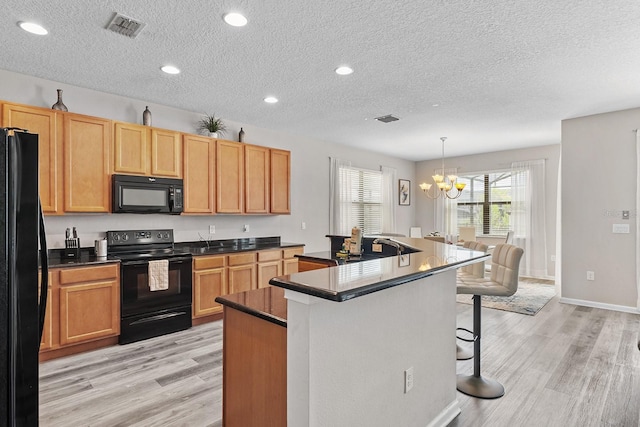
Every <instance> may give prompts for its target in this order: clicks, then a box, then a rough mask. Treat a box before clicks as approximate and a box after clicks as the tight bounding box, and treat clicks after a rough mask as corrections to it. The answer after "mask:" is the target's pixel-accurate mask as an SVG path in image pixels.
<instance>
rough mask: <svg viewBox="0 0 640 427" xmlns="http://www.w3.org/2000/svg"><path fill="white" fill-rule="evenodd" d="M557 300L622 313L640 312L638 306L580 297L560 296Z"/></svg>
mask: <svg viewBox="0 0 640 427" xmlns="http://www.w3.org/2000/svg"><path fill="white" fill-rule="evenodd" d="M559 301H560V302H561V303H563V304H573V305H581V306H584V307H593V308H601V309H603V310H612V311H621V312H623V313H633V314H638V313H640V310H639V309H638V308H636V307H629V306H626V305H615V304H605V303H602V302H594V301H585V300H581V299H573V298H564V297H562V298H560V300H559Z"/></svg>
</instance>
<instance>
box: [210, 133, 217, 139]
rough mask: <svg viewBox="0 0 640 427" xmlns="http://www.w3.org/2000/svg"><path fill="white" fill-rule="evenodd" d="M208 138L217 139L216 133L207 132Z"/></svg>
mask: <svg viewBox="0 0 640 427" xmlns="http://www.w3.org/2000/svg"><path fill="white" fill-rule="evenodd" d="M209 136H210V137H211V138H217V137H218V132H209Z"/></svg>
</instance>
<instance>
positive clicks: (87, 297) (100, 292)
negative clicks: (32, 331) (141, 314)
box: [40, 264, 120, 357]
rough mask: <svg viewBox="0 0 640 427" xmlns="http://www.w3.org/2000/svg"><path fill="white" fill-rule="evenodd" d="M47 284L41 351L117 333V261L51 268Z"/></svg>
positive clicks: (88, 341)
mask: <svg viewBox="0 0 640 427" xmlns="http://www.w3.org/2000/svg"><path fill="white" fill-rule="evenodd" d="M49 283H50V288H49V294H48V300H47V310H46V312H45V326H44V333H43V339H42V342H43V344H42V346H41V348H40V351H41V353H42V352H44V353H46V352H49V351H51V352H53V351H55V350H65V349H67V348H71V347H73V346H76V345H78V344H85V343H90V342H92V341H97V340H100V339H102V338H108V337H117V336H118V335H119V334H120V269H119V265H118V264H108V265H102V266H96V267H93V266H91V267H75V268H73V267H72V268H55V269H52V270H51V271H50V273H49ZM85 349H86V348H85ZM73 352H74V351H67V352H63V353H61V354H60V355H65V354H71V353H73ZM53 357H55V356H53Z"/></svg>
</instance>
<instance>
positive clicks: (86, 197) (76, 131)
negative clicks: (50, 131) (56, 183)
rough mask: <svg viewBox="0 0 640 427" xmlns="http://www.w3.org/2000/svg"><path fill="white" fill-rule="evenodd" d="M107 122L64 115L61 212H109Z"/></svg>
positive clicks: (109, 163)
mask: <svg viewBox="0 0 640 427" xmlns="http://www.w3.org/2000/svg"><path fill="white" fill-rule="evenodd" d="M111 127H112V123H111V121H110V120H104V119H99V118H96V117H90V116H82V115H80V114H72V113H65V114H64V144H63V145H64V189H65V191H64V210H65V211H66V212H109V211H110V203H109V201H110V199H111V191H110V189H111V185H110V183H111V170H110V169H111V168H110V165H111V155H110V153H111Z"/></svg>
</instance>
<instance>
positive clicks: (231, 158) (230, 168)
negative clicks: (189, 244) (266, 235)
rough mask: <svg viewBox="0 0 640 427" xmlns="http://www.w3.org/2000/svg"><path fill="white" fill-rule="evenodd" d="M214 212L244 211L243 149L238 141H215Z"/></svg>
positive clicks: (237, 212)
mask: <svg viewBox="0 0 640 427" xmlns="http://www.w3.org/2000/svg"><path fill="white" fill-rule="evenodd" d="M216 212H219V213H236V214H240V213H243V212H244V149H243V144H241V143H239V142H233V141H226V140H223V139H219V140H217V141H216Z"/></svg>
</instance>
